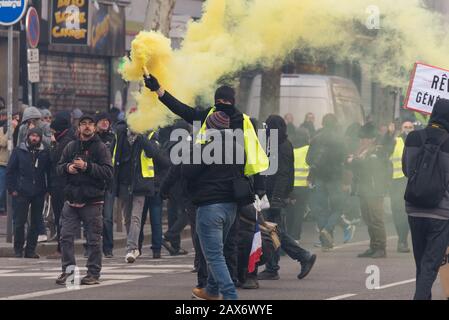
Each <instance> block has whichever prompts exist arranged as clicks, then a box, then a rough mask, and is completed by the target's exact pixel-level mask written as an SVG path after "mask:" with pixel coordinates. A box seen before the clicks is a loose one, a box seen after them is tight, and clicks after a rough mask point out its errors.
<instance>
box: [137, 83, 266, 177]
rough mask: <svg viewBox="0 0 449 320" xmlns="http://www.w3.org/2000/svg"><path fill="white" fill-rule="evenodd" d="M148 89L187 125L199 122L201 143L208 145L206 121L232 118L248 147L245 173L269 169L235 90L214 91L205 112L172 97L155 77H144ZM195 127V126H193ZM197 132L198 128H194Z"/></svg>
mask: <svg viewBox="0 0 449 320" xmlns="http://www.w3.org/2000/svg"><path fill="white" fill-rule="evenodd" d="M144 81H145V86H146V87H147V88H148V89H150V90H151V91H153V92H156V93H157V95H158V96H159V100H160V101H161V102H162V103H163V104H164V105H166V106H167V107H168V108H169V109H170V111H172V112H173V113H174V114H176V115H178V116H179V117H181V118H182V119H184V120H185V121H187V122H188V123H191V124H194V122H197V121H198V122H200V124H201V130H200V131H199V134H198V135H197V137H196V141H197V142H199V143H203V144H204V143H205V142H206V141H205V140H204V139H202V136H203V135H204V133H205V131H206V120H207V118H208V117H210V116H211V115H212V113H214V112H217V111H222V112H224V113H225V114H226V115H227V116H229V117H230V121H231V122H230V129H232V130H236V129H240V130H243V132H244V146H245V166H244V174H245V175H246V176H253V175H256V174H258V173H261V172H263V171H265V170H267V169H268V167H269V164H270V163H269V160H268V157H267V155H266V153H265V151H264V149H263V147H262V146H261V144H260V142H259V140H258V138H257V135H256V132H255V130H254V127H253V124H252V123H251V119H250V118H249V116H248V115H246V114H244V113H242V112H240V111H239V110H238V109H237V108H236V107H235V90H234V89H233V88H231V87H229V86H221V87H219V88H218V89H217V90H216V91H215V97H214V98H215V105H214V106H213V107H211V108H208V109H206V110H198V109H194V108H191V107H189V106H188V105H186V104H184V103H182V102H180V101H179V100H177V99H176V98H175V97H173V96H172V95H171V94H170V93H169V92H167V91H166V90H165V89H164V88H162V87H161V85H160V84H159V82H158V80H157V79H156V78H155V77H154V76H153V75H149V76H148V77H147V76H144ZM194 125H195V124H194ZM194 131H195V126H194Z"/></svg>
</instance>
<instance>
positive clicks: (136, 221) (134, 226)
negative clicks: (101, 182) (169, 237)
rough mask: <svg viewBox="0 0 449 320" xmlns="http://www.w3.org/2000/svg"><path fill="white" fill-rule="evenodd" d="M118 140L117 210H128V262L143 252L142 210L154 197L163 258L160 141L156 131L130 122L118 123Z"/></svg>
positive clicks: (156, 237)
mask: <svg viewBox="0 0 449 320" xmlns="http://www.w3.org/2000/svg"><path fill="white" fill-rule="evenodd" d="M116 132H117V143H116V145H115V148H114V151H113V156H112V161H113V165H114V180H115V182H116V183H115V184H114V186H116V187H115V194H116V196H118V206H117V210H118V211H120V212H122V211H123V213H124V217H125V227H126V232H127V234H128V237H127V245H126V257H125V261H126V262H127V263H133V262H134V261H135V260H136V259H137V257H138V256H140V254H141V252H140V251H139V249H138V241H139V234H140V228H141V223H142V212H143V210H144V204H145V197H152V198H151V199H152V206H151V208H152V210H153V211H154V212H151V214H152V217H154V219H152V220H154V222H153V221H152V226H153V225H154V226H156V228H154V227H153V228H152V234H153V239H152V240H153V242H152V250H153V258H160V256H161V255H160V253H161V246H162V200H161V199H160V196H159V194H158V190H157V189H156V183H155V176H156V171H157V170H158V168H157V165H164V163H165V162H164V159H160V157H161V153H160V152H159V144H158V143H157V140H156V139H155V133H154V131H152V132H150V133H149V134H136V133H135V132H133V131H132V130H131V129H130V128H128V126H127V124H126V122H124V121H122V122H119V123H118V124H117V126H116Z"/></svg>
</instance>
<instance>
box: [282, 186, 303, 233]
mask: <svg viewBox="0 0 449 320" xmlns="http://www.w3.org/2000/svg"><path fill="white" fill-rule="evenodd" d="M308 192H309V189H308V188H306V187H296V188H295V189H294V190H293V193H292V196H293V199H294V200H296V201H295V203H294V204H293V205H289V206H288V207H287V208H285V213H286V224H287V232H288V234H290V235H291V236H292V237H293V239H296V240H299V239H301V232H302V222H303V220H304V214H305V212H306V208H307V198H308V194H309V193H308Z"/></svg>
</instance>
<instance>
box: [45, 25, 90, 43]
mask: <svg viewBox="0 0 449 320" xmlns="http://www.w3.org/2000/svg"><path fill="white" fill-rule="evenodd" d="M51 34H52V36H53V38H74V39H76V40H80V39H85V38H86V34H87V30H86V29H79V30H73V29H66V28H60V27H58V26H56V27H54V28H53V29H52V32H51Z"/></svg>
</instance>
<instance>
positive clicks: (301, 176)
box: [293, 146, 309, 187]
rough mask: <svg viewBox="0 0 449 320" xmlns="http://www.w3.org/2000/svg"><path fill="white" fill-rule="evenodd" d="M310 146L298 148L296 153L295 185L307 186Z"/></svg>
mask: <svg viewBox="0 0 449 320" xmlns="http://www.w3.org/2000/svg"><path fill="white" fill-rule="evenodd" d="M308 151H309V146H304V147H302V148H296V149H295V150H294V151H293V152H294V155H295V183H294V186H295V187H307V177H308V176H309V165H308V164H307V162H306V157H307V152H308Z"/></svg>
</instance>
